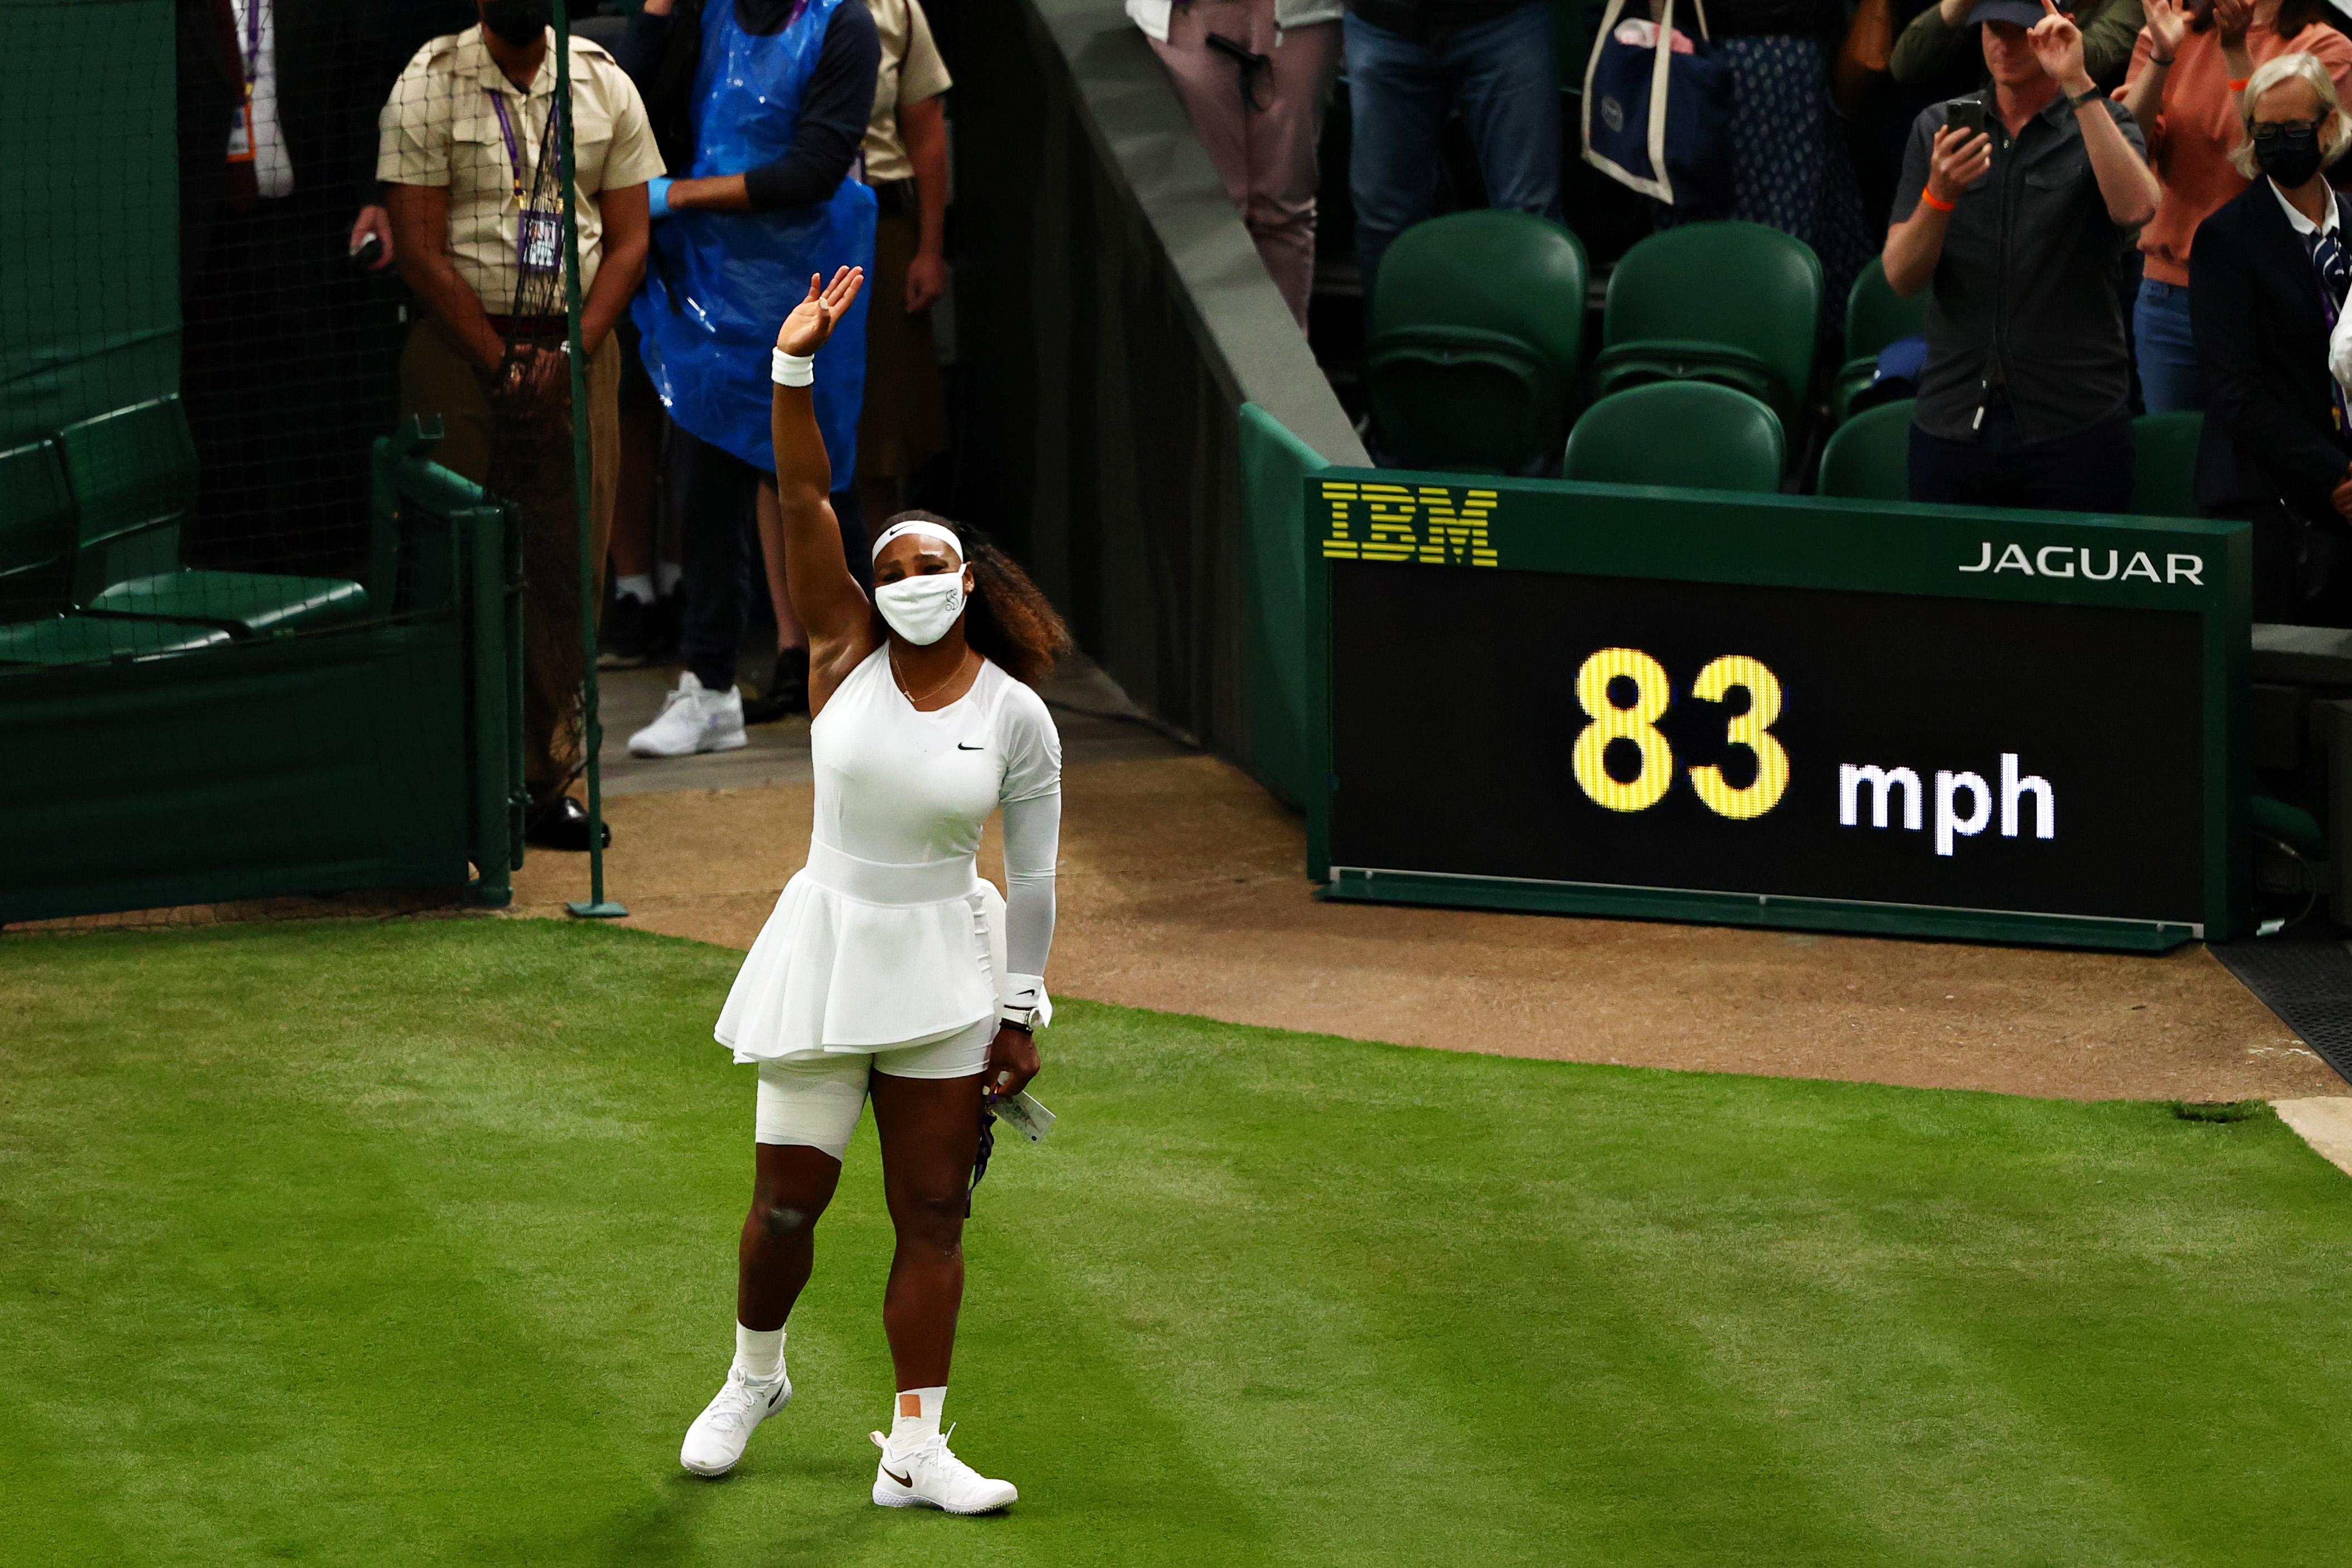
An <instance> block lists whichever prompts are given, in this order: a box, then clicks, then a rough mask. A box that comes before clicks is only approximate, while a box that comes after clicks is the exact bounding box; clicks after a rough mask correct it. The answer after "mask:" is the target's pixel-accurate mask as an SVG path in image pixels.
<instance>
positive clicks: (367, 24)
mask: <svg viewBox="0 0 2352 1568" xmlns="http://www.w3.org/2000/svg"><path fill="white" fill-rule="evenodd" d="M391 75H392V73H391V71H390V69H389V68H388V67H387V64H386V62H385V60H384V58H383V40H382V37H381V36H380V34H379V33H378V32H377V30H376V26H375V18H374V13H373V8H371V7H369V6H365V5H349V4H347V3H346V0H181V4H180V6H179V18H178V78H179V150H180V168H181V179H180V268H181V273H180V275H181V292H180V300H181V306H180V315H181V321H182V324H183V328H184V336H183V339H182V356H181V363H182V364H183V367H184V370H183V393H184V397H185V399H186V406H187V411H188V419H189V425H190V428H191V431H192V434H193V435H194V439H195V443H196V452H197V459H198V460H197V469H198V476H199V480H198V484H199V488H198V493H197V507H196V520H195V526H194V528H193V529H192V530H191V531H190V533H191V537H190V539H189V541H188V552H187V553H188V558H189V560H190V562H191V563H194V564H200V565H205V566H212V567H219V568H225V569H228V570H235V571H259V572H293V573H298V574H316V575H321V576H329V575H331V576H347V575H354V574H356V573H357V571H358V568H359V565H360V563H361V560H362V557H363V556H364V554H365V552H366V538H367V527H368V453H369V448H370V443H371V442H373V440H374V438H375V437H377V436H379V435H381V434H382V433H383V428H384V426H386V424H387V423H388V422H389V420H390V417H391V414H392V409H391V402H390V399H389V397H388V396H387V397H384V398H383V399H381V400H379V399H378V398H376V397H374V396H373V395H369V394H368V393H367V392H366V391H365V390H364V388H365V387H366V385H367V381H366V378H365V377H364V375H363V374H362V369H361V365H360V363H359V361H360V359H361V354H362V344H363V341H364V337H365V317H364V313H363V312H364V309H365V301H364V299H363V297H362V293H361V289H360V286H359V284H358V283H357V281H356V280H355V279H354V278H353V277H352V262H351V261H350V260H349V259H348V258H351V257H352V256H353V255H354V254H355V253H357V252H358V250H359V248H360V247H361V246H362V243H363V242H365V241H367V240H369V239H370V238H373V240H374V242H375V243H374V246H373V257H372V258H362V259H361V262H360V265H362V266H371V267H373V268H377V269H379V270H381V269H382V268H386V267H389V266H390V265H391V264H392V259H393V251H392V226H391V220H390V219H389V217H388V216H386V214H385V212H384V209H383V205H381V203H380V201H379V198H378V195H377V192H376V184H375V110H374V107H373V106H374V105H376V104H378V103H380V102H382V101H383V90H384V88H385V87H386V85H388V83H389V82H390V80H391Z"/></svg>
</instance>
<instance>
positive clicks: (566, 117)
mask: <svg viewBox="0 0 2352 1568" xmlns="http://www.w3.org/2000/svg"><path fill="white" fill-rule="evenodd" d="M555 99H556V101H557V102H558V103H560V104H562V106H563V137H562V142H560V143H559V145H560V147H561V149H562V165H561V170H560V172H561V173H562V177H563V187H562V189H563V194H562V203H563V315H564V320H565V323H566V327H567V330H568V331H569V333H570V342H569V344H568V346H569V347H570V349H571V358H572V511H573V514H574V516H575V517H576V518H577V519H578V521H579V527H580V643H581V647H582V649H583V653H584V655H585V658H584V659H583V670H584V675H583V690H582V694H581V717H580V744H581V747H582V749H583V751H584V752H586V753H587V763H588V901H587V902H586V903H580V902H577V901H574V902H571V903H567V904H565V905H564V906H563V907H564V909H565V910H569V911H570V912H571V913H572V914H573V915H575V916H577V917H578V918H580V919H582V920H592V921H609V920H617V919H619V918H620V917H621V916H623V915H625V914H627V913H628V912H629V911H628V910H625V909H624V908H623V907H622V906H621V905H620V904H619V903H617V902H615V901H614V900H611V899H607V898H606V897H605V896H604V770H603V768H602V766H601V765H600V764H599V763H598V760H597V752H600V751H601V750H603V748H604V725H603V724H602V723H601V722H600V721H598V719H597V715H596V611H597V609H598V605H597V603H596V561H595V557H594V555H593V547H594V530H593V528H592V527H591V525H590V519H589V506H590V499H589V498H590V490H589V461H588V425H589V412H588V355H587V353H585V351H584V350H583V347H582V345H581V342H580V215H579V213H578V212H577V211H575V210H574V198H575V197H576V195H578V186H577V185H576V184H575V183H574V179H573V170H572V8H571V6H570V5H567V4H566V3H565V0H555Z"/></svg>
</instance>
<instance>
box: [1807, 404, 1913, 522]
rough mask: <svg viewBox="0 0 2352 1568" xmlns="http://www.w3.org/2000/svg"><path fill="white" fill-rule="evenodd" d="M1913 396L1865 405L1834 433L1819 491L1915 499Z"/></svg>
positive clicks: (1839, 496) (1846, 497)
mask: <svg viewBox="0 0 2352 1568" xmlns="http://www.w3.org/2000/svg"><path fill="white" fill-rule="evenodd" d="M1911 409H1912V399H1910V398H1908V397H1906V398H1905V399H1903V400H1902V401H1901V402H1900V403H1882V404H1880V405H1878V406H1877V407H1875V408H1865V409H1864V410H1863V411H1862V412H1861V413H1859V414H1857V415H1855V416H1853V418H1851V419H1849V420H1847V421H1846V422H1845V423H1844V424H1843V425H1841V426H1838V427H1837V429H1836V430H1835V431H1833V432H1832V434H1831V436H1830V442H1829V445H1828V446H1827V447H1823V448H1822V471H1821V476H1820V478H1819V479H1817V480H1816V481H1815V482H1814V485H1813V493H1814V494H1815V495H1822V496H1833V497H1836V498H1837V499H1839V500H1910V499H1911Z"/></svg>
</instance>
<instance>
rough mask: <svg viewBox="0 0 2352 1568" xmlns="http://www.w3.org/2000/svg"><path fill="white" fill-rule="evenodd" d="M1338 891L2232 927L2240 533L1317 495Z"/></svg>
mask: <svg viewBox="0 0 2352 1568" xmlns="http://www.w3.org/2000/svg"><path fill="white" fill-rule="evenodd" d="M1307 521H1308V541H1307V550H1308V552H1309V563H1310V567H1309V572H1308V582H1309V584H1310V591H1309V605H1308V632H1309V640H1310V644H1311V647H1310V660H1311V663H1310V690H1313V691H1315V692H1316V694H1317V695H1318V697H1319V699H1320V702H1321V707H1320V711H1319V712H1318V713H1316V714H1315V715H1314V716H1313V718H1314V723H1313V724H1312V725H1311V729H1312V730H1313V731H1314V732H1315V734H1316V735H1317V738H1318V741H1319V742H1321V744H1322V746H1323V752H1322V755H1321V758H1320V761H1321V763H1322V764H1323V765H1322V766H1321V767H1320V768H1319V769H1318V773H1319V775H1320V776H1322V777H1324V778H1325V779H1327V780H1328V790H1327V792H1326V793H1325V794H1323V795H1322V796H1321V797H1320V798H1319V799H1318V800H1316V801H1313V802H1311V803H1310V807H1311V809H1310V857H1311V858H1312V859H1313V861H1314V866H1313V868H1312V869H1313V871H1314V873H1315V874H1316V876H1317V877H1318V879H1322V880H1324V881H1326V882H1327V883H1328V887H1327V889H1326V896H1328V897H1334V898H1341V899H1364V900H1380V901H1384V902H1418V903H1441V904H1460V905H1475V906H1483V907H1489V908H1504V909H1529V910H1559V911H1575V912H1590V913H1606V914H1629V915H1643V916H1654V917H1662V918H1673V919H1687V920H1705V921H1734V922H1742V923H1757V924H1770V925H1786V926H1800V927H1811V928H1816V929H1831V930H1850V931H1876V932H1912V933H1917V934H1923V935H1937V936H1956V937H1969V938H1978V939H1984V940H2000V941H2029V942H2064V943H2072V944H2082V945H2090V946H2106V947H2119V948H2137V949H2144V950H2147V949H2160V948H2163V947H2167V946H2170V945H2173V944H2175V943H2178V942H2183V941H2187V940H2189V939H2191V938H2195V937H2200V936H2212V937H2215V938H2217V939H2219V938H2221V937H2223V936H2227V935H2229V934H2232V933H2234V932H2235V931H2236V930H2237V929H2238V928H2239V926H2240V925H2241V924H2242V921H2243V918H2244V906H2245V893H2244V887H2243V880H2244V879H2243V874H2242V870H2240V868H2242V866H2243V865H2244V863H2245V854H2244V834H2245V827H2244V821H2243V802H2244V799H2245V797H2246V794H2247V784H2246V778H2247V775H2246V773H2245V767H2244V761H2243V756H2244V746H2243V743H2242V737H2241V736H2240V734H2239V731H2238V726H2239V724H2240V723H2241V718H2240V715H2241V714H2242V702H2241V701H2240V700H2236V697H2235V694H2236V693H2237V692H2238V691H2239V690H2240V689H2241V687H2242V679H2243V662H2244V651H2243V650H2244V647H2245V644H2246V638H2247V626H2246V609H2245V605H2246V587H2245V576H2246V567H2247V559H2246V553H2247V541H2246V531H2245V528H2244V525H2242V524H2239V523H2213V522H2200V521H2157V520H2147V519H2127V520H2126V519H2116V520H2099V519H2085V518H2081V517H2074V516H2070V515H2066V514H2058V513H2035V512H2005V513H1971V512H1962V511H1958V510H1954V509H1948V508H1928V507H1903V506H1889V505H1885V504H1883V503H1856V502H1825V501H1818V500H1807V499H1800V498H1783V497H1777V496H1771V497H1768V496H1745V495H1734V494H1728V493H1720V492H1699V491H1674V490H1654V489H1633V488H1628V487H1619V486H1598V485H1581V484H1570V483H1564V482H1558V481H1550V482H1547V481H1540V480H1480V481H1477V482H1476V483H1475V484H1465V483H1464V481H1463V479H1462V477H1461V476H1458V475H1428V476H1422V475H1414V474H1402V473H1399V472H1397V471H1394V470H1374V471H1365V470H1339V469H1330V470H1325V471H1324V472H1322V473H1320V474H1318V475H1317V476H1316V477H1314V478H1313V479H1309V480H1308V481H1307Z"/></svg>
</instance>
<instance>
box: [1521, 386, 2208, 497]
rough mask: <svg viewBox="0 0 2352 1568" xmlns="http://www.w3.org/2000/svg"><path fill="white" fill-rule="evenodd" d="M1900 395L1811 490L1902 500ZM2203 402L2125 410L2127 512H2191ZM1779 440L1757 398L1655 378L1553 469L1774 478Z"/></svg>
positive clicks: (1750, 482)
mask: <svg viewBox="0 0 2352 1568" xmlns="http://www.w3.org/2000/svg"><path fill="white" fill-rule="evenodd" d="M1911 413H1912V404H1911V402H1910V400H1909V399H1907V398H1906V399H1905V400H1903V401H1901V402H1898V403H1886V404H1881V405H1878V406H1876V407H1874V408H1867V409H1864V411H1863V412H1861V413H1859V414H1857V415H1855V416H1853V418H1851V419H1849V420H1847V421H1846V422H1845V423H1844V424H1843V425H1841V426H1838V428H1837V430H1836V432H1835V434H1833V435H1832V436H1831V437H1830V440H1829V445H1828V446H1827V447H1824V448H1823V449H1822V464H1821V472H1820V475H1819V479H1818V482H1817V483H1816V485H1815V487H1814V493H1815V494H1817V495H1822V496H1827V497H1831V498H1832V499H1837V500H1881V501H1902V500H1908V499H1909V497H1910V493H1911ZM2203 431H2204V416H2202V415H2200V414H2152V415H2147V416H2143V417H2141V418H2139V419H2137V420H2135V421H2134V422H2133V428H2132V437H2133V445H2134V449H2135V451H2136V453H2137V457H2136V459H2135V468H2134V473H2133V492H2132V503H2131V510H2132V512H2133V513H2134V514H2135V515H2137V516H2141V517H2196V516H2198V515H2200V514H2199V510H2198V506H2197V494H2196V489H2197V487H2196V475H2197V447H2198V442H2199V440H2200V437H2202V435H2203ZM1787 466H1788V445H1787V442H1786V440H1785V439H1784V437H1783V436H1782V433H1781V429H1780V418H1779V416H1777V415H1775V414H1774V413H1773V412H1772V410H1771V409H1770V408H1769V407H1767V406H1765V405H1764V404H1763V403H1762V402H1761V401H1760V400H1759V399H1758V398H1755V397H1751V396H1749V395H1747V394H1746V393H1743V392H1737V391H1734V390H1732V389H1731V388H1729V387H1725V386H1717V385H1713V384H1707V383H1705V382H1663V383H1658V384H1652V385H1647V386H1640V387H1635V388H1633V389H1632V390H1630V391H1626V392H1621V393H1619V394H1617V395H1614V396H1612V397H1604V398H1602V399H1601V401H1600V402H1598V403H1596V404H1594V405H1592V406H1591V408H1590V409H1588V410H1587V411H1586V412H1585V415H1584V416H1583V417H1582V418H1581V419H1579V420H1578V421H1577V422H1576V426H1575V428H1574V429H1572V430H1570V432H1569V436H1568V443H1567V447H1566V451H1565V453H1564V455H1563V457H1562V459H1561V464H1560V472H1561V477H1563V478H1565V479H1582V480H1588V481H1591V482H1595V483H1601V484H1621V485H1662V486H1672V487H1674V488H1675V489H1723V490H1749V491H1758V492H1762V493H1766V494H1770V493H1774V492H1777V491H1778V490H1780V487H1781V480H1782V477H1783V475H1784V473H1785V472H1786V469H1787Z"/></svg>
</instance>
